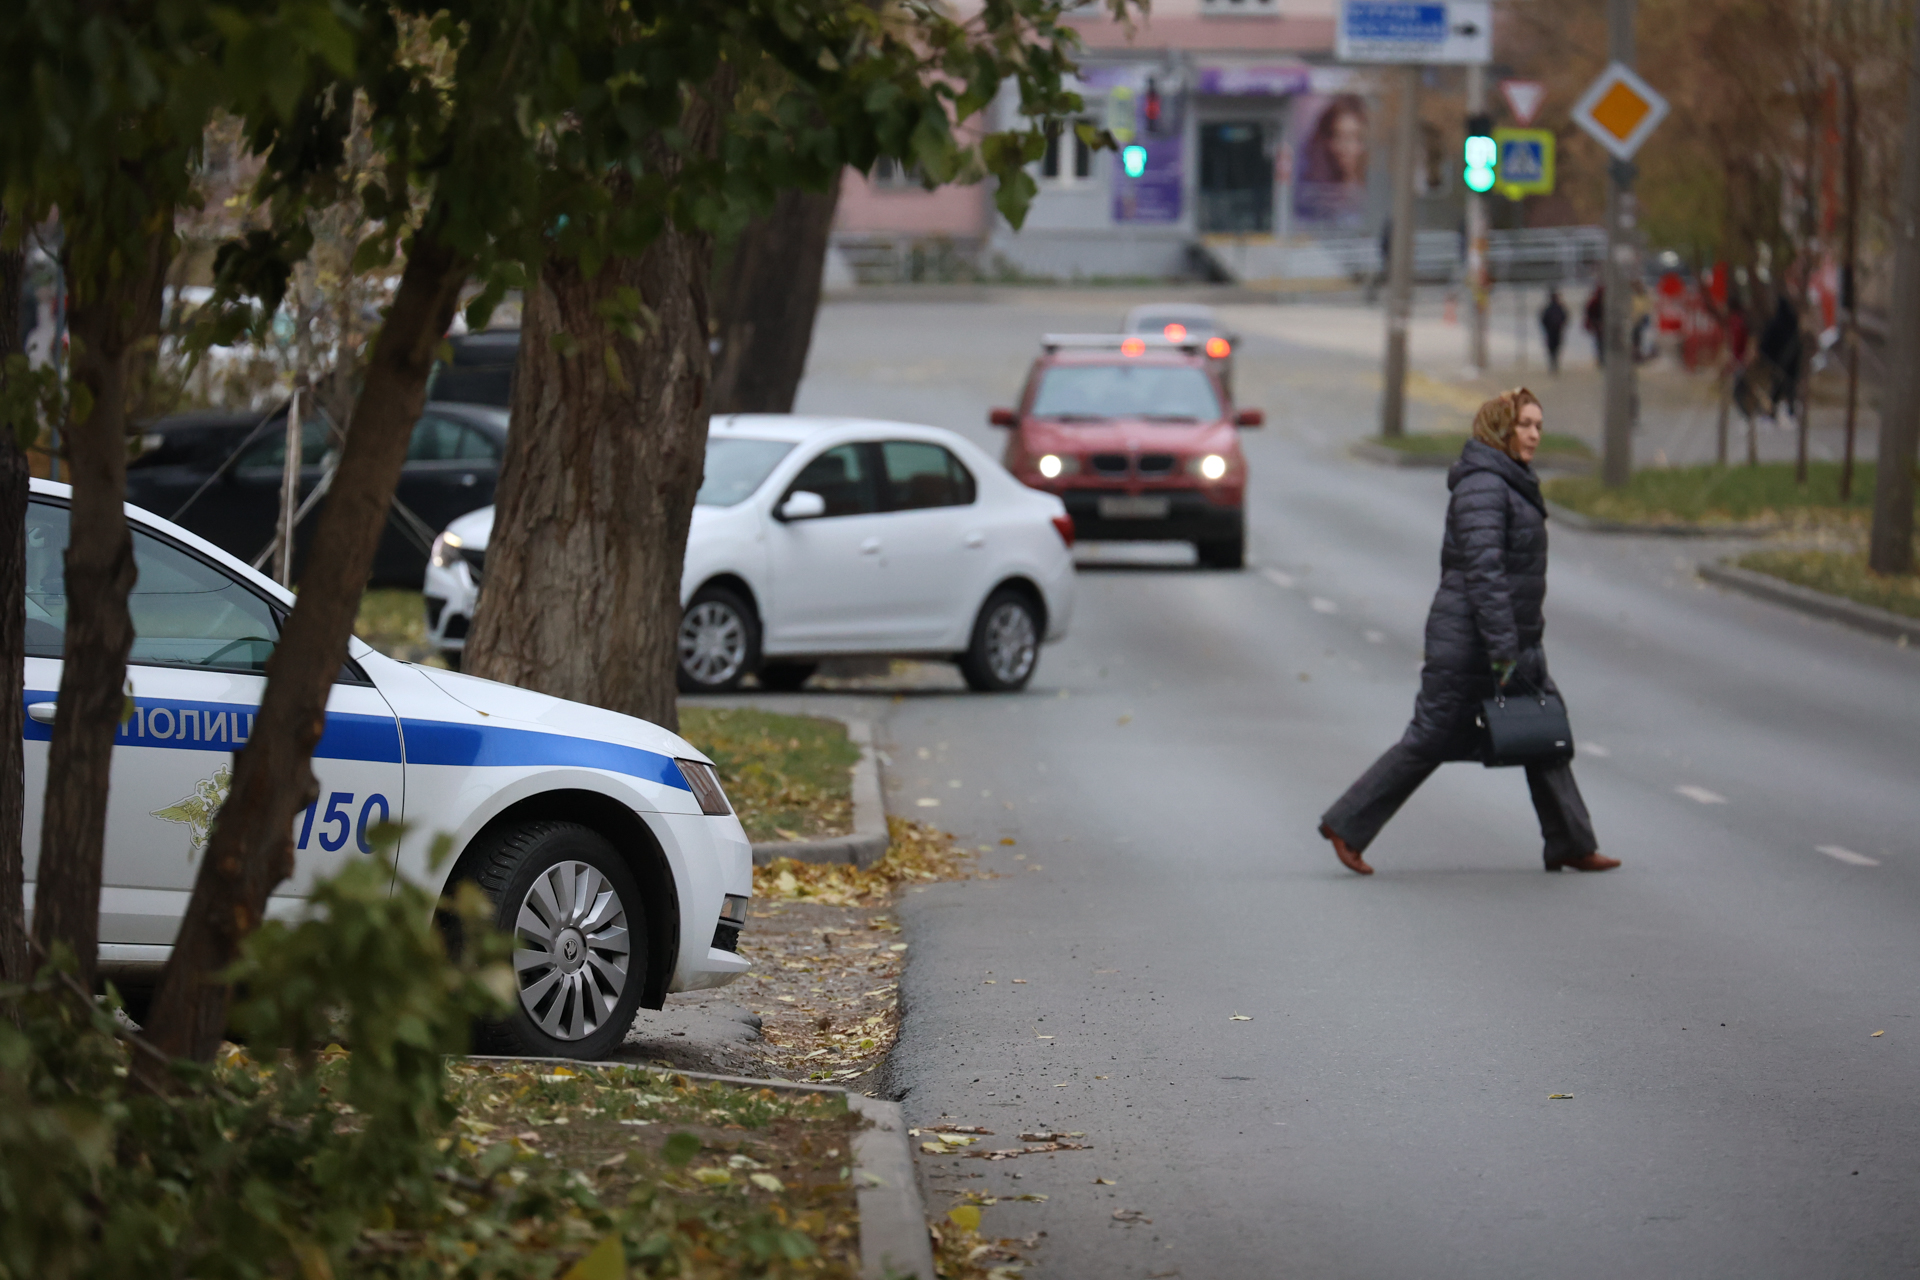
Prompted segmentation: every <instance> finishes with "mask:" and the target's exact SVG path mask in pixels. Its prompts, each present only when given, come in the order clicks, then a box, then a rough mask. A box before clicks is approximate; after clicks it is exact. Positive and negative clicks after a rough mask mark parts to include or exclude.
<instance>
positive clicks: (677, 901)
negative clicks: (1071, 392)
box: [24, 480, 753, 1058]
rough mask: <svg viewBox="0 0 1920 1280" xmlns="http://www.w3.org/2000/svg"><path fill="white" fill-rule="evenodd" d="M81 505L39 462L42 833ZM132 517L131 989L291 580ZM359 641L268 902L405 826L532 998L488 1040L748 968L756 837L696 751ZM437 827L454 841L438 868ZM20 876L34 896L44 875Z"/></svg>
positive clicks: (410, 848) (596, 712)
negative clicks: (280, 880)
mask: <svg viewBox="0 0 1920 1280" xmlns="http://www.w3.org/2000/svg"><path fill="white" fill-rule="evenodd" d="M68 499H69V490H68V489H67V487H66V486H65V485H59V484H51V483H48V482H46V481H41V480H35V481H34V482H33V493H32V500H31V503H30V505H29V507H28V515H27V588H26V611H27V622H26V640H27V659H26V701H27V704H28V706H27V722H26V739H27V741H26V799H27V814H26V830H25V833H24V834H25V840H26V845H25V847H26V848H27V849H28V850H29V851H31V850H34V849H36V848H38V847H39V841H40V821H41V804H42V797H43V795H44V793H45V790H46V774H47V743H48V741H49V739H50V737H51V725H52V721H53V708H54V703H55V699H56V697H57V695H58V693H59V688H60V658H61V645H62V636H63V631H62V627H63V625H64V621H65V617H66V594H65V585H64V575H63V553H64V551H65V548H66V544H67V530H68V518H69V517H68ZM127 515H128V518H129V521H130V522H131V524H132V530H133V546H134V559H135V560H136V562H137V563H138V566H139V581H138V583H137V584H136V585H135V587H134V589H133V593H132V595H131V596H130V598H129V605H130V607H131V610H132V614H133V624H134V631H135V633H136V639H135V640H134V645H133V652H132V656H131V657H130V658H129V660H128V667H127V674H128V678H129V680H130V682H131V684H132V691H133V697H134V714H133V717H132V719H130V720H129V721H128V722H127V723H126V724H125V725H124V726H123V727H122V729H121V731H120V734H119V736H118V738H117V739H116V740H115V745H114V753H113V773H112V781H111V788H110V791H109V793H108V812H107V833H106V860H105V868H104V871H105V874H104V887H103V889H102V892H101V902H100V965H101V970H102V972H104V973H107V974H109V975H112V976H114V977H116V978H118V979H120V980H121V981H123V982H128V983H130V984H133V985H138V984H139V983H140V982H142V981H143V980H145V981H151V980H152V977H153V976H155V975H157V973H158V971H159V969H160V967H161V966H162V965H163V964H164V963H165V962H166V957H167V953H168V951H169V949H170V945H171V943H172V940H173V937H174V935H175V933H176V932H177V931H178V928H179V924H180V920H181V917H182V916H183V915H184V913H185V910H186V905H187V899H188V896H189V895H190V893H191V892H192V889H193V881H194V876H195V874H196V872H197V870H198V862H199V857H200V855H201V853H202V852H203V851H204V849H205V848H206V842H207V836H208V827H209V823H210V821H211V819H212V816H213V814H214V812H215V811H216V810H217V809H218V807H219V805H220V802H221V800H222V799H223V798H224V796H225V794H226V788H227V784H228V781H229V778H230V773H231V764H232V761H231V754H230V753H232V752H233V751H235V750H237V749H238V748H239V747H241V746H243V745H244V744H245V743H246V741H247V737H248V735H249V734H250V733H251V732H252V729H253V723H254V715H255V712H256V710H257V708H258V706H259V703H260V698H261V695H262V693H263V691H264V690H265V687H266V677H265V674H264V672H265V669H266V662H267V658H268V656H269V655H270V654H271V653H272V652H273V646H274V644H275V642H276V640H277V638H278V635H279V630H280V627H281V625H282V623H283V622H284V621H285V619H286V616H287V614H288V613H289V612H290V610H291V608H292V604H293V597H292V595H291V594H289V593H288V592H286V591H284V590H282V589H281V588H280V587H278V586H276V585H275V584H274V583H273V582H271V581H270V580H269V579H267V578H265V577H262V576H261V575H260V574H258V573H255V572H254V571H252V570H251V569H249V568H247V567H246V566H245V565H243V564H241V563H240V562H239V561H237V560H235V559H234V558H233V557H231V556H229V555H227V554H225V553H224V552H222V551H220V550H219V549H217V548H216V547H214V546H212V545H211V544H210V543H207V542H205V541H203V540H201V539H199V538H196V537H195V536H193V535H192V534H190V533H188V532H186V531H185V530H183V529H180V528H178V527H177V526H174V525H171V524H169V523H167V522H166V521H164V520H161V519H158V518H157V517H155V516H153V515H151V514H149V513H147V512H145V511H141V510H140V509H138V508H136V507H131V506H130V507H128V508H127ZM349 651H350V657H349V659H348V661H347V663H346V665H345V666H343V667H342V668H341V671H340V675H339V677H338V679H337V680H336V681H335V683H334V686H333V692H332V694H331V695H330V697H329V698H328V702H327V724H326V731H325V732H324V734H323V735H322V736H321V739H320V743H319V745H318V747H317V748H316V749H315V751H314V756H313V769H314V773H315V774H316V775H317V776H318V778H319V780H320V799H319V800H317V801H315V803H314V804H313V805H311V806H309V807H308V808H307V810H306V811H305V812H304V813H302V814H301V815H299V817H298V818H297V819H296V820H295V822H294V831H293V835H294V842H295V845H296V854H295V871H294V876H293V878H292V879H290V880H288V881H287V882H285V883H284V884H282V885H281V886H280V887H279V889H278V891H277V894H276V897H275V898H274V899H273V901H272V902H271V903H270V905H269V912H270V914H277V915H285V914H289V913H291V912H293V911H296V910H297V909H298V907H299V905H300V900H301V899H302V897H303V896H304V895H305V893H306V891H307V889H308V887H309V886H310V885H311V883H312V881H313V879H314V877H316V876H320V875H324V874H326V873H328V872H329V871H332V870H334V869H335V868H337V867H339V866H340V865H342V864H343V863H344V862H345V861H346V860H347V859H349V858H354V857H361V856H365V855H366V854H368V853H370V852H372V850H373V845H372V843H371V840H370V834H371V832H372V830H373V828H374V827H376V826H377V825H378V824H380V823H381V822H385V821H393V822H404V823H405V824H406V826H407V834H406V835H405V837H404V838H403V840H402V841H401V844H400V846H399V851H398V859H399V865H400V870H401V871H402V872H403V873H405V874H406V875H408V876H410V877H412V878H413V879H415V880H417V881H420V882H422V883H427V884H430V885H434V886H435V887H440V886H443V885H446V884H448V883H451V882H452V881H453V880H454V879H455V878H456V877H460V878H468V879H472V880H474V881H475V882H477V883H478V884H479V885H480V886H481V887H482V888H483V889H485V890H486V892H487V894H488V895H489V896H490V897H491V898H492V900H493V901H494V902H495V903H496V904H498V914H497V915H496V917H495V919H496V922H497V923H498V925H499V926H500V928H501V929H503V930H506V931H509V932H511V933H513V934H514V935H515V939H516V943H517V946H516V950H515V953H514V961H513V963H514V968H515V970H516V973H517V976H518V981H519V987H520V1003H519V1007H518V1009H517V1010H516V1012H515V1014H514V1016H513V1017H512V1018H511V1019H510V1020H509V1021H508V1022H506V1023H504V1024H502V1025H501V1026H499V1027H497V1028H493V1029H492V1030H491V1038H492V1039H493V1040H494V1041H495V1042H496V1044H497V1045H498V1046H499V1047H501V1048H503V1049H505V1050H507V1051H510V1052H519V1053H532V1054H542V1055H551V1056H566V1057H587V1058H591V1057H599V1056H602V1055H604V1054H605V1053H607V1052H608V1051H609V1050H611V1049H613V1048H614V1047H615V1046H616V1045H618V1044H619V1043H620V1041H621V1040H622V1039H623V1038H624V1036H625V1034H626V1031H627V1028H628V1026H629V1025H630V1024H631V1023H632V1021H633V1015H634V1011H635V1009H636V1008H637V1007H638V1006H640V1005H642V1004H645V1005H646V1006H648V1007H649V1008H659V1007H660V1005H661V1003H662V1001H663V998H664V997H665V995H666V994H667V993H668V992H670V991H690V990H696V989H699V988H702V987H715V986H720V985H721V984H723V983H726V982H730V981H732V980H733V979H734V978H735V977H737V976H739V975H740V974H741V973H743V972H744V971H745V970H746V969H747V968H748V967H749V966H748V962H747V961H746V960H744V959H742V958H741V957H740V955H739V954H738V953H737V947H738V940H739V934H740V928H741V926H742V924H744V923H745V920H746V904H747V899H748V897H749V895H750V894H751V892H752V884H753V869H752V848H751V846H750V845H749V844H748V842H747V838H746V834H745V832H743V831H742V830H741V827H740V822H739V819H737V818H736V817H734V815H733V813H732V810H731V809H730V808H729V806H728V804H727V799H726V796H725V794H724V793H723V792H722V790H721V788H720V783H719V780H718V778H717V777H716V776H715V774H714V771H713V766H712V763H711V762H710V761H708V760H707V759H706V758H705V757H703V756H702V755H701V754H700V753H699V752H697V751H695V750H694V749H693V748H692V747H691V746H689V745H688V744H687V743H686V742H685V741H683V740H682V739H680V738H678V737H676V736H674V735H673V734H671V733H668V732H667V731H666V730H664V729H661V728H659V727H657V726H655V725H651V724H648V723H646V722H645V721H642V720H636V719H633V718H632V717H630V716H623V715H616V714H615V713H613V712H610V711H603V710H600V709H598V708H595V707H588V706H582V705H580V704H578V703H572V702H565V701H562V700H561V699H559V698H552V697H548V696H546V695H544V694H538V693H531V692H528V691H527V690H524V689H515V688H511V687H509V686H506V685H500V684H494V683H492V682H490V681H486V680H476V679H474V678H472V677H470V676H461V675H455V674H453V673H451V672H446V671H435V670H430V669H428V668H425V667H417V666H413V665H411V664H408V663H404V662H396V661H394V660H392V659H390V658H386V657H383V656H382V655H381V654H379V653H377V652H375V651H374V650H373V649H371V648H369V647H368V646H367V645H365V644H363V643H361V642H360V641H359V640H357V639H356V640H354V641H353V642H352V643H351V645H350V646H349ZM442 832H445V833H447V834H449V835H450V836H451V837H452V839H453V847H454V849H455V851H456V855H457V856H455V857H454V858H452V859H450V860H449V861H448V862H447V863H446V864H444V865H443V866H442V867H441V869H440V870H439V871H438V872H433V871H431V870H430V869H429V866H428V862H429V851H430V849H431V846H432V845H433V843H434V840H435V837H436V836H437V835H438V834H439V833H442ZM32 861H33V859H32V858H31V856H30V857H29V864H31V863H32ZM29 869H30V870H31V865H30V867H29ZM27 894H28V897H27V902H28V906H29V908H31V906H32V901H33V898H32V894H33V885H32V884H31V882H29V884H28V886H27Z"/></svg>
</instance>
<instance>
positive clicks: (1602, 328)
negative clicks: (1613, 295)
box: [1581, 284, 1607, 365]
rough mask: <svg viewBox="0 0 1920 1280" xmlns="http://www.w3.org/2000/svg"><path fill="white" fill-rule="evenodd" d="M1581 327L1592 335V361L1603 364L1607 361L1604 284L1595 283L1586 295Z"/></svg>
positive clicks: (1605, 287)
mask: <svg viewBox="0 0 1920 1280" xmlns="http://www.w3.org/2000/svg"><path fill="white" fill-rule="evenodd" d="M1581 327H1582V328H1583V329H1585V330H1586V331H1587V332H1588V333H1590V334H1592V335H1593V362H1594V363H1595V364H1599V365H1604V364H1605V363H1606V362H1607V286H1605V285H1604V284H1596V285H1595V286H1593V292H1592V293H1590V294H1588V295H1587V311H1586V315H1585V316H1583V317H1582V318H1581Z"/></svg>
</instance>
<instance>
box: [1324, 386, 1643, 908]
mask: <svg viewBox="0 0 1920 1280" xmlns="http://www.w3.org/2000/svg"><path fill="white" fill-rule="evenodd" d="M1542 421H1543V416H1542V411H1541V408H1540V401H1539V400H1538V399H1536V398H1535V397H1534V394H1533V393H1532V392H1531V391H1528V390H1527V389H1526V388H1525V387H1516V388H1514V389H1513V390H1512V391H1505V392H1502V393H1501V394H1500V395H1498V396H1496V397H1495V398H1494V399H1492V400H1489V401H1487V402H1486V403H1485V404H1483V405H1481V406H1480V412H1479V413H1477V414H1475V415H1474V419H1473V438H1472V439H1470V440H1468V441H1467V443H1466V445H1465V447H1463V448H1462V449H1461V451H1460V460H1459V461H1458V462H1456V463H1454V464H1453V470H1452V471H1450V472H1449V473H1448V474H1447V487H1448V488H1449V489H1451V490H1452V491H1453V498H1452V500H1451V502H1449V504H1448V506H1447V528H1446V536H1445V538H1444V539H1443V541H1442V542H1441V547H1440V590H1439V591H1438V592H1437V593H1436V594H1435V595H1434V598H1433V608H1432V610H1431V611H1430V612H1429V613H1428V614H1427V632H1426V662H1425V665H1424V666H1423V667H1422V668H1421V670H1420V695H1419V697H1418V698H1416V699H1415V700H1414V704H1413V722H1412V723H1411V724H1409V725H1408V726H1407V731H1406V733H1405V734H1404V735H1403V736H1402V737H1401V739H1400V741H1399V742H1397V743H1395V744H1394V745H1393V746H1391V747H1389V748H1387V753H1386V754H1385V755H1383V756H1381V757H1380V759H1379V760H1377V761H1375V762H1374V765H1373V767H1372V768H1370V769H1368V770H1367V771H1366V772H1365V773H1363V774H1361V775H1360V779H1359V781H1357V782H1355V783H1354V784H1353V786H1351V787H1349V788H1348V789H1347V793H1346V794H1345V795H1343V796H1341V797H1340V799H1339V800H1337V801H1335V802H1334V805H1333V807H1332V808H1331V809H1329V810H1327V812H1326V814H1325V815H1324V816H1323V817H1322V818H1321V821H1320V834H1321V835H1322V836H1324V837H1325V838H1327V839H1328V840H1331V841H1332V842H1333V851H1334V854H1335V856H1337V857H1338V858H1339V859H1340V861H1341V863H1342V865H1344V866H1346V867H1347V868H1348V869H1349V870H1351V871H1355V872H1358V873H1359V874H1360V875H1363V876H1370V875H1372V874H1373V868H1372V867H1370V866H1368V865H1367V864H1366V862H1365V861H1364V859H1363V858H1362V857H1361V855H1362V854H1364V853H1365V852H1366V850H1367V846H1368V845H1370V844H1372V843H1373V838H1374V837H1375V836H1377V835H1379V834H1380V829H1381V828H1382V827H1384V826H1385V825H1386V824H1387V820H1388V819H1389V818H1391V817H1393V815H1394V814H1395V813H1396V812H1398V811H1399V808H1400V806H1401V805H1403V804H1405V803H1406V802H1407V798H1408V797H1409V796H1411V795H1412V794H1413V793H1414V791H1415V790H1416V789H1418V788H1419V786H1420V784H1421V783H1422V782H1425V781H1426V780H1427V777H1428V776H1429V775H1430V774H1432V773H1433V771H1434V770H1435V769H1437V768H1439V767H1440V765H1441V764H1443V763H1444V762H1446V761H1449V760H1481V759H1483V758H1484V750H1485V748H1484V746H1483V744H1482V735H1481V730H1480V728H1479V724H1478V715H1479V711H1480V704H1481V703H1482V702H1483V701H1485V700H1486V699H1488V698H1491V697H1493V696H1494V695H1495V692H1496V691H1497V690H1501V689H1505V688H1506V687H1507V685H1508V683H1509V682H1510V681H1514V680H1517V681H1519V682H1520V684H1521V687H1523V688H1526V689H1531V690H1539V691H1541V692H1543V693H1552V694H1558V692H1559V691H1558V690H1557V689H1556V688H1555V687H1554V683H1553V677H1552V676H1550V675H1548V674H1547V659H1546V654H1545V651H1544V650H1543V649H1542V648H1541V647H1540V637H1541V633H1542V631H1543V630H1544V629H1545V623H1544V620H1543V619H1542V617H1541V611H1540V606H1541V602H1542V601H1543V600H1545V598H1546V594H1547V524H1546V520H1547V509H1546V502H1545V501H1544V500H1543V499H1542V498H1541V496H1540V482H1539V481H1538V480H1537V479H1535V478H1534V474H1533V467H1532V466H1531V463H1532V461H1533V455H1534V452H1535V451H1536V450H1537V449H1538V448H1539V447H1540V430H1541V424H1542ZM1526 773H1527V789H1528V790H1529V791H1530V792H1532V794H1533V807H1534V811H1535V812H1536V813H1537V814H1538V815H1539V818H1540V834H1541V836H1542V838H1543V839H1544V840H1545V842H1546V845H1545V853H1544V857H1545V862H1546V868H1547V870H1549V871H1558V870H1560V869H1561V868H1563V867H1572V868H1573V869H1574V870H1575V871H1608V870H1611V869H1612V868H1614V867H1617V866H1619V865H1620V863H1619V861H1618V860H1616V859H1614V858H1606V857H1602V856H1601V855H1600V851H1599V846H1598V842H1597V841H1596V840H1595V838H1594V834H1593V823H1592V822H1591V820H1590V819H1589V818H1588V817H1587V806H1586V803H1585V802H1584V801H1583V800H1582V799H1581V798H1580V788H1579V787H1578V786H1576V785H1575V783H1574V780H1573V768H1572V765H1571V764H1569V763H1568V762H1567V761H1564V760H1562V761H1557V762H1555V763H1552V764H1543V765H1528V766H1527V767H1526Z"/></svg>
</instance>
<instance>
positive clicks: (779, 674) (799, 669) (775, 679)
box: [753, 662, 820, 693]
mask: <svg viewBox="0 0 1920 1280" xmlns="http://www.w3.org/2000/svg"><path fill="white" fill-rule="evenodd" d="M819 669H820V664H819V663H817V662H766V663H762V664H761V666H760V669H759V670H758V671H756V672H754V673H753V674H754V678H755V679H757V680H759V681H760V687H761V688H762V689H771V690H772V691H773V692H775V693H792V692H793V691H794V690H795V689H798V688H799V687H800V686H801V685H803V684H805V683H806V682H807V681H808V680H810V679H812V678H813V673H814V672H816V671H818V670H819Z"/></svg>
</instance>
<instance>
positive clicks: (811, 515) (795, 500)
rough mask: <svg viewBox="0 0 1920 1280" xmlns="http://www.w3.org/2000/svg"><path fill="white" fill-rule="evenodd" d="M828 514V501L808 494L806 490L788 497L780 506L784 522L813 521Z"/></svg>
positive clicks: (815, 494)
mask: <svg viewBox="0 0 1920 1280" xmlns="http://www.w3.org/2000/svg"><path fill="white" fill-rule="evenodd" d="M825 514H827V500H826V499H825V498H823V497H821V496H820V495H819V494H817V493H808V492H807V491H806V490H805V489H800V490H797V491H795V492H793V493H790V494H788V495H787V500H786V501H785V502H783V503H781V504H780V518H781V519H782V520H813V519H817V518H818V517H820V516H823V515H825Z"/></svg>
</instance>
